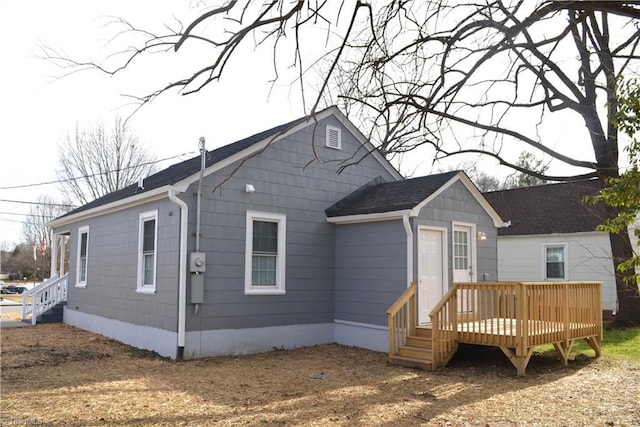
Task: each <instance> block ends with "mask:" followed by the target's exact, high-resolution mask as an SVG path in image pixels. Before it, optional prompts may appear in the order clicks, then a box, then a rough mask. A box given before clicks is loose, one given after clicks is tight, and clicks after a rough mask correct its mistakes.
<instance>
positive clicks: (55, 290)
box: [22, 274, 69, 325]
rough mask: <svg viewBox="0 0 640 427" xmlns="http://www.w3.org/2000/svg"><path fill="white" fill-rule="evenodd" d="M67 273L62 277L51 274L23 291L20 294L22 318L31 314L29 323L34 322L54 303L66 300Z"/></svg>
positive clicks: (24, 318)
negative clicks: (48, 277) (36, 284)
mask: <svg viewBox="0 0 640 427" xmlns="http://www.w3.org/2000/svg"><path fill="white" fill-rule="evenodd" d="M68 277H69V275H68V274H65V275H64V276H62V277H58V276H53V277H51V278H50V279H47V280H46V281H44V282H42V283H40V284H39V285H38V286H36V287H34V288H31V289H29V290H27V291H25V292H24V293H23V294H22V320H23V321H24V320H26V319H27V316H28V315H29V314H31V324H32V325H35V324H36V319H37V317H38V316H40V315H42V314H43V313H44V312H46V311H47V310H49V309H50V308H53V307H54V306H55V305H57V304H59V303H61V302H65V301H66V300H67V279H68Z"/></svg>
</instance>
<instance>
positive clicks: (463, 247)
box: [453, 224, 475, 282]
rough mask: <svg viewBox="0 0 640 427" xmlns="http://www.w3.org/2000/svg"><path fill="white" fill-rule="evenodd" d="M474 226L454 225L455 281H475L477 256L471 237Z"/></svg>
mask: <svg viewBox="0 0 640 427" xmlns="http://www.w3.org/2000/svg"><path fill="white" fill-rule="evenodd" d="M472 237H473V234H472V227H471V226H468V225H459V224H455V225H454V226H453V281H454V282H473V269H474V267H475V266H474V264H475V258H474V254H473V249H474V248H473V244H472V243H473V242H472V240H471V238H472Z"/></svg>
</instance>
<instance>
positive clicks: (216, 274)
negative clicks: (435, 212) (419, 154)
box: [180, 117, 391, 331]
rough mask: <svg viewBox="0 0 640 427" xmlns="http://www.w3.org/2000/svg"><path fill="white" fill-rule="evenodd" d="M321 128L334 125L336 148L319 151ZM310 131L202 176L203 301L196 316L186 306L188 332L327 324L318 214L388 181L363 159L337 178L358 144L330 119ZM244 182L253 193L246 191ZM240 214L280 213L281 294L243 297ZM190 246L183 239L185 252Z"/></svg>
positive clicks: (327, 229)
mask: <svg viewBox="0 0 640 427" xmlns="http://www.w3.org/2000/svg"><path fill="white" fill-rule="evenodd" d="M327 123H329V124H331V125H332V126H339V127H341V128H342V150H341V151H338V150H334V149H330V148H326V147H325V146H324V141H325V139H324V138H325V135H324V134H325V124H327ZM313 131H314V127H313V126H309V127H307V128H305V129H303V130H301V131H299V132H297V133H295V134H293V135H291V136H289V137H288V138H286V139H284V140H281V141H278V142H277V143H274V144H273V145H271V146H270V147H268V148H267V149H266V150H264V151H263V152H262V153H260V154H259V155H257V156H255V157H253V158H250V159H248V160H247V161H246V162H245V164H244V166H243V167H242V168H240V169H238V170H236V166H237V165H232V166H230V167H228V168H226V169H224V170H221V171H219V172H216V173H214V174H212V175H209V176H207V177H206V178H205V182H204V188H205V191H204V194H203V196H204V197H203V200H202V221H201V222H202V226H201V250H202V251H204V252H206V253H207V270H206V273H205V303H204V304H202V305H201V306H200V307H199V310H198V313H197V316H196V315H195V311H194V308H195V307H194V306H193V305H190V307H189V309H188V311H187V330H188V331H196V330H214V329H238V328H256V327H264V326H280V325H299V324H314V323H327V322H333V319H334V293H335V285H334V269H335V268H334V262H335V261H334V260H335V258H334V226H333V225H332V224H329V223H328V222H327V220H326V216H325V214H324V210H325V209H326V208H327V207H329V206H331V205H332V204H333V203H335V202H336V201H338V200H340V199H341V198H342V197H344V196H345V195H347V194H349V193H351V192H352V191H354V190H355V189H357V188H359V187H360V186H362V185H364V184H365V183H367V182H369V181H370V180H372V179H373V178H375V177H377V176H379V175H382V176H383V177H384V178H385V179H391V176H390V175H389V173H388V172H387V171H385V169H384V168H383V167H382V166H381V165H380V163H378V162H377V161H376V160H375V159H374V158H373V157H371V156H368V157H366V158H365V159H364V160H362V161H361V162H360V163H358V164H356V165H352V166H349V167H348V168H346V170H344V171H343V172H342V173H340V174H338V173H337V172H336V171H337V169H338V167H339V165H340V164H341V162H342V161H343V160H345V159H346V160H348V159H349V158H351V157H352V155H353V154H354V153H355V152H356V151H357V150H360V151H362V149H361V145H360V143H359V142H358V141H357V140H356V139H355V137H354V136H353V135H351V134H350V133H349V132H348V131H347V130H346V129H345V128H344V127H342V125H341V124H340V122H339V121H338V120H336V119H335V118H333V117H329V118H328V119H326V120H325V121H322V122H321V123H320V124H319V126H318V127H317V128H316V129H315V137H314V135H313ZM312 143H314V144H315V149H316V153H317V155H318V157H319V159H317V160H315V159H314V155H313V150H312ZM246 184H251V185H253V186H254V188H255V193H252V194H249V193H246V192H245V185H246ZM219 185H220V186H219ZM217 186H219V187H217ZM196 187H197V183H194V184H193V185H192V186H191V187H190V189H189V191H188V192H187V193H185V194H184V195H181V196H180V197H181V198H182V199H183V200H185V201H186V202H187V203H188V205H189V210H190V236H191V235H192V234H193V233H194V232H195V214H196V213H195V208H196V199H195V197H193V194H194V193H195V192H196ZM214 188H215V190H214ZM248 210H253V211H260V212H268V213H277V214H285V215H286V216H287V219H286V227H287V236H286V243H287V244H286V252H287V257H286V294H285V295H245V294H244V275H245V265H244V264H245V235H246V226H245V222H246V212H247V211H248ZM194 248H195V239H194V238H193V237H190V239H189V251H192V250H194Z"/></svg>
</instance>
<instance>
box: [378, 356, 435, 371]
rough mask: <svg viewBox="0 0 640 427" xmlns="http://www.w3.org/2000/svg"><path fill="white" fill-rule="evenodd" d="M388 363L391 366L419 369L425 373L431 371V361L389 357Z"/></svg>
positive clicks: (406, 357)
mask: <svg viewBox="0 0 640 427" xmlns="http://www.w3.org/2000/svg"><path fill="white" fill-rule="evenodd" d="M389 363H391V364H392V365H399V366H406V367H408V368H420V369H424V370H426V371H431V370H433V364H432V362H431V360H424V359H418V358H415V357H408V356H390V357H389Z"/></svg>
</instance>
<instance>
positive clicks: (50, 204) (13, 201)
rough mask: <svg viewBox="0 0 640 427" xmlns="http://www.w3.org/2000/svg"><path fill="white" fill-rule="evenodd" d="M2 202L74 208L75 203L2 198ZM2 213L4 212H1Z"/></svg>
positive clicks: (0, 200)
mask: <svg viewBox="0 0 640 427" xmlns="http://www.w3.org/2000/svg"><path fill="white" fill-rule="evenodd" d="M0 202H7V203H24V204H27V205H42V206H56V207H60V208H74V207H75V206H74V205H65V204H60V203H49V202H27V201H26V200H7V199H0ZM0 213H2V212H0Z"/></svg>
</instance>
